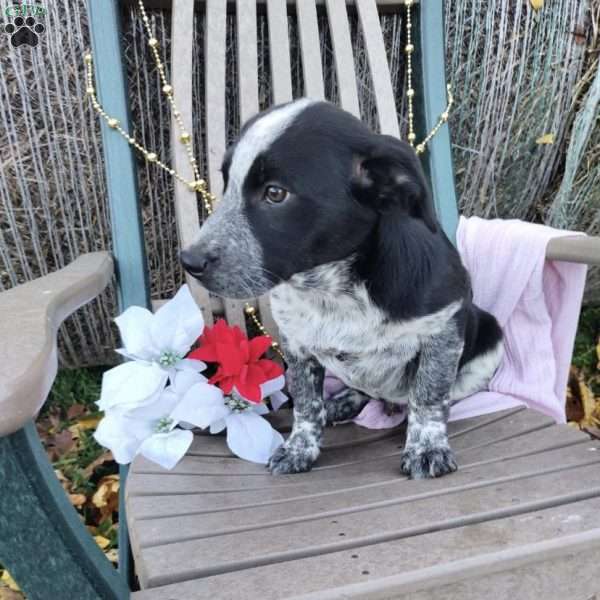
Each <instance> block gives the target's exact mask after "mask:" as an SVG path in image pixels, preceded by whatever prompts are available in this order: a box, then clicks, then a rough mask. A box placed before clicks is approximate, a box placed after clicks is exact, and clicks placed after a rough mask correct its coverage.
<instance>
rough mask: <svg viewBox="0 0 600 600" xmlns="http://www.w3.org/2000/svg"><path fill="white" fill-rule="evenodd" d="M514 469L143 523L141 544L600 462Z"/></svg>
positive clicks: (500, 466)
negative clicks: (508, 471) (443, 480)
mask: <svg viewBox="0 0 600 600" xmlns="http://www.w3.org/2000/svg"><path fill="white" fill-rule="evenodd" d="M564 454H566V457H565V456H564ZM534 461H537V462H534ZM238 462H239V461H238ZM230 463H231V464H229V465H227V467H228V468H234V467H235V464H236V463H235V462H234V461H233V460H231V461H230ZM510 465H511V470H510V473H507V470H506V464H505V463H501V462H495V463H492V464H487V465H482V466H476V467H473V468H472V469H469V470H468V471H467V470H466V469H465V470H463V471H459V472H458V473H457V475H456V476H455V477H453V478H452V480H451V481H449V482H447V483H446V482H444V483H443V482H442V481H441V480H440V481H437V482H434V483H433V484H431V483H427V484H416V485H415V484H407V483H406V480H404V479H403V478H401V477H397V478H393V479H392V480H391V481H390V482H389V484H387V485H380V486H372V487H357V488H355V489H353V490H348V489H342V490H340V491H339V492H336V491H334V492H332V493H331V494H328V495H325V496H323V497H319V496H315V495H308V496H299V497H295V498H290V499H289V500H288V501H285V502H276V503H271V504H269V503H263V504H262V505H260V506H254V505H250V506H244V505H241V506H240V507H239V508H236V507H234V506H229V507H228V508H227V517H224V513H223V512H222V511H218V510H215V511H208V512H205V513H201V514H198V513H196V514H188V515H176V516H172V517H158V518H150V519H144V520H142V521H139V523H138V530H137V539H138V542H139V544H140V546H141V547H150V546H154V545H159V544H167V543H177V542H179V541H182V540H186V539H191V538H194V539H199V538H201V537H204V536H207V535H214V532H216V531H222V532H223V533H225V532H228V533H234V532H235V531H236V530H237V531H240V530H243V529H244V528H245V527H249V528H261V527H268V526H269V525H270V524H273V523H276V522H278V521H279V522H282V521H284V520H288V521H296V522H298V523H300V522H303V521H306V520H308V519H309V518H314V517H315V516H316V515H319V514H323V513H327V514H329V515H330V516H331V517H332V518H336V517H337V515H343V514H348V513H350V514H352V511H356V512H358V510H362V509H365V508H368V507H369V506H370V507H372V508H377V507H383V506H386V505H388V506H392V505H401V504H403V503H406V502H411V501H418V498H419V497H423V498H424V497H432V498H436V497H437V498H439V499H443V498H444V497H445V496H446V495H447V494H460V493H463V492H466V491H467V490H477V489H480V490H484V489H485V488H490V487H494V486H496V485H502V484H503V483H505V482H518V481H524V480H526V479H536V478H538V481H540V479H541V477H544V476H548V475H552V474H557V473H561V472H563V471H565V470H571V469H577V468H579V469H581V468H582V467H584V468H587V467H589V466H590V465H592V466H595V468H596V469H597V468H598V466H600V458H597V457H595V456H590V452H589V445H588V444H580V445H577V446H573V448H570V449H569V450H568V452H565V449H564V448H561V449H558V450H554V451H552V452H548V453H546V454H543V455H542V456H540V457H531V456H526V457H521V458H519V459H517V460H514V461H511V463H510ZM474 474H476V480H475V478H474V477H473V475H474ZM232 475H233V473H232Z"/></svg>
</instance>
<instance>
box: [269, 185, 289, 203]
mask: <svg viewBox="0 0 600 600" xmlns="http://www.w3.org/2000/svg"><path fill="white" fill-rule="evenodd" d="M287 197H288V191H287V190H284V189H283V188H282V187H279V186H278V185H268V186H267V187H266V188H265V200H268V201H269V202H273V203H274V204H279V203H280V202H283V201H284V200H285V199H286V198H287Z"/></svg>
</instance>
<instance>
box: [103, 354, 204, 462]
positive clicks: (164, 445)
mask: <svg viewBox="0 0 600 600" xmlns="http://www.w3.org/2000/svg"><path fill="white" fill-rule="evenodd" d="M125 364H126V365H127V364H131V363H125ZM150 366H152V365H150ZM154 368H157V369H158V367H156V366H154ZM158 370H160V369H158ZM205 381H206V378H205V377H204V376H203V375H200V374H199V373H194V372H191V371H180V372H177V373H176V375H175V376H174V378H173V381H172V382H171V385H170V386H169V387H167V388H166V389H163V390H162V393H161V394H159V395H158V396H157V397H156V398H155V399H154V400H153V401H152V402H148V403H146V404H144V405H141V406H137V407H136V408H134V409H132V410H129V411H127V412H123V411H118V410H110V409H109V410H108V412H107V413H106V415H105V416H104V418H103V419H102V420H101V421H100V423H99V424H98V428H97V429H96V432H95V434H94V437H95V438H96V440H97V441H98V443H100V444H101V445H102V446H104V447H106V448H109V449H110V450H111V451H112V453H113V456H114V457H115V460H116V461H117V462H118V463H120V464H128V463H130V462H131V461H132V460H133V459H134V457H135V456H136V455H137V454H142V455H143V456H145V457H146V458H148V459H149V460H152V461H153V462H155V463H157V464H159V465H160V466H162V467H164V468H165V469H172V468H173V467H174V466H175V465H176V464H177V463H178V462H179V461H180V460H181V458H183V456H185V453H186V452H187V450H188V448H189V447H190V445H191V443H192V440H193V438H194V436H193V434H192V432H191V431H184V430H181V429H175V427H176V426H177V425H178V423H179V420H178V416H177V408H178V405H179V403H180V402H181V401H182V399H183V396H184V395H185V392H186V391H187V390H188V389H189V388H190V387H192V386H194V385H199V384H203V383H204V382H205ZM211 387H212V386H211Z"/></svg>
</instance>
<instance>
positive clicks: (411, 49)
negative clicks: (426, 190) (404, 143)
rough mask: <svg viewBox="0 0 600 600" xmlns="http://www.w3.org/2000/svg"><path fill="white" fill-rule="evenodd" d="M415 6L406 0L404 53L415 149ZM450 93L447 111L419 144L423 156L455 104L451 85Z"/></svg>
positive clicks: (411, 140) (410, 134) (411, 139)
mask: <svg viewBox="0 0 600 600" xmlns="http://www.w3.org/2000/svg"><path fill="white" fill-rule="evenodd" d="M413 4H414V0H404V6H405V7H406V46H404V53H405V54H406V82H407V86H408V89H407V90H406V96H407V98H408V143H409V144H410V145H411V146H412V147H413V148H415V141H416V139H417V135H416V134H415V117H414V110H413V99H414V97H415V88H413V84H412V72H413V71H412V54H413V52H414V51H415V46H414V44H413V43H412V22H411V13H410V9H411V8H412V6H413ZM446 91H447V92H448V105H447V106H446V110H445V111H444V112H443V113H442V114H441V115H440V117H439V119H438V122H437V123H436V125H435V127H434V128H433V129H432V130H431V131H430V132H429V133H428V134H427V136H426V137H425V139H424V140H423V141H422V142H421V143H420V144H417V146H416V148H415V152H416V153H417V154H422V153H423V152H425V146H427V144H428V143H429V140H431V138H432V137H433V136H434V135H435V134H436V133H437V132H438V131H439V130H440V127H441V126H442V125H443V124H444V123H445V122H446V121H447V120H448V116H449V113H450V109H451V108H452V105H453V104H454V97H453V96H452V87H451V85H450V84H448V85H447V86H446Z"/></svg>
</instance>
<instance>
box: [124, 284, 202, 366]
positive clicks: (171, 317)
mask: <svg viewBox="0 0 600 600" xmlns="http://www.w3.org/2000/svg"><path fill="white" fill-rule="evenodd" d="M115 323H116V324H117V327H118V328H119V333H120V334H121V339H122V340H123V348H119V349H118V350H117V352H118V353H119V354H122V355H123V356H126V357H127V358H130V359H132V360H135V361H142V362H146V363H153V364H156V365H158V366H159V367H160V368H162V369H164V370H166V371H167V372H169V373H171V374H172V372H173V370H174V369H187V370H194V371H203V370H204V369H205V368H206V365H205V364H204V363H203V362H202V361H200V360H193V359H186V358H184V357H185V355H186V354H187V353H188V352H189V351H190V348H191V347H192V344H193V343H194V342H195V341H196V340H197V339H198V338H199V337H200V335H201V333H202V330H203V329H204V319H203V317H202V311H201V310H200V308H198V305H197V304H196V302H195V300H194V298H193V297H192V294H191V293H190V290H189V288H188V286H187V285H184V286H182V287H181V289H180V290H179V291H178V292H177V294H175V296H174V297H173V298H172V299H171V300H169V301H168V302H166V303H165V304H163V305H162V306H161V307H160V308H159V309H158V310H157V311H156V312H155V313H152V312H150V311H149V310H148V309H146V308H142V307H141V306H131V307H130V308H128V309H127V310H126V311H124V312H123V314H121V315H120V316H118V317H117V318H116V319H115Z"/></svg>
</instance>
